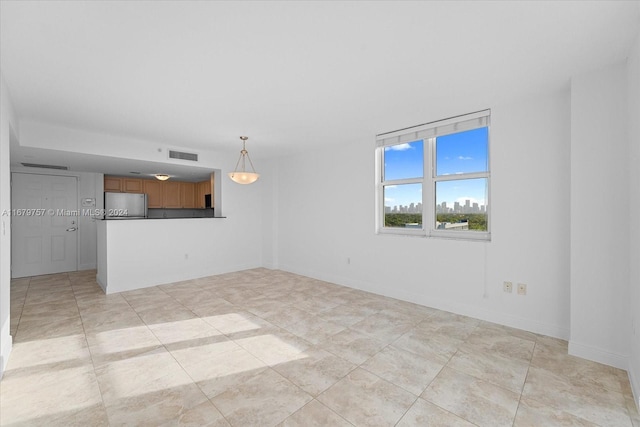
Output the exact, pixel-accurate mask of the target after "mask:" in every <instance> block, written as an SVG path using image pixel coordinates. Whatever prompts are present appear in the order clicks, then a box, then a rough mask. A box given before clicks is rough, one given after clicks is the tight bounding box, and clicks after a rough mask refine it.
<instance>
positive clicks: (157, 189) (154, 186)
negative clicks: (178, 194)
mask: <svg viewBox="0 0 640 427" xmlns="http://www.w3.org/2000/svg"><path fill="white" fill-rule="evenodd" d="M142 188H143V190H144V193H146V194H147V207H149V208H161V207H162V182H160V181H157V180H155V179H145V180H144V181H143V183H142Z"/></svg>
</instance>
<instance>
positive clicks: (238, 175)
mask: <svg viewBox="0 0 640 427" xmlns="http://www.w3.org/2000/svg"><path fill="white" fill-rule="evenodd" d="M240 139H241V140H242V150H241V151H240V158H239V159H238V163H236V168H235V169H234V170H233V172H229V178H231V180H232V181H234V182H237V183H238V184H252V183H254V182H256V181H257V180H258V178H260V174H257V173H256V170H255V168H254V167H253V162H251V158H250V157H249V152H248V151H247V149H246V143H247V139H249V137H248V136H241V137H240ZM247 160H248V161H249V165H250V166H251V171H250V172H247V169H246V161H247Z"/></svg>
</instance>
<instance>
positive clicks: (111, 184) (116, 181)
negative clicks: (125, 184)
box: [104, 176, 122, 193]
mask: <svg viewBox="0 0 640 427" xmlns="http://www.w3.org/2000/svg"><path fill="white" fill-rule="evenodd" d="M121 183H122V180H121V179H120V178H118V177H115V176H105V177H104V191H106V192H110V193H119V192H120V186H121Z"/></svg>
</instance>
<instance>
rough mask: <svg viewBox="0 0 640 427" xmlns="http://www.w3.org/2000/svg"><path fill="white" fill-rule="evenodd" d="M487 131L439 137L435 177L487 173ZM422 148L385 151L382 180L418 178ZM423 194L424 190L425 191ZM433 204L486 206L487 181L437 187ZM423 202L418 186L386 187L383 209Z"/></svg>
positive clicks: (420, 145)
mask: <svg viewBox="0 0 640 427" xmlns="http://www.w3.org/2000/svg"><path fill="white" fill-rule="evenodd" d="M487 139H488V128H479V129H473V130H470V131H466V132H460V133H455V134H451V135H445V136H440V137H438V138H437V141H436V173H437V174H438V175H450V174H458V173H469V172H481V171H485V170H486V169H487V147H488V145H487ZM424 145H425V144H423V142H422V140H420V141H414V142H410V143H406V144H398V145H394V146H390V147H386V148H385V179H386V180H394V179H404V178H421V177H422V174H423V165H422V163H423V158H424ZM425 191H426V190H425ZM436 197H437V198H436V203H437V204H440V203H442V202H443V201H446V202H447V206H450V207H453V205H454V203H455V202H456V201H457V202H459V203H460V204H464V202H465V200H467V199H469V200H470V201H471V204H473V203H474V202H475V203H478V204H479V205H483V204H485V198H486V180H484V179H473V180H460V181H453V182H447V183H440V184H438V188H437V194H436ZM421 202H422V191H421V186H420V185H416V184H407V185H397V186H387V187H386V191H385V206H391V207H393V206H399V205H404V206H408V205H410V204H411V203H415V204H417V203H421Z"/></svg>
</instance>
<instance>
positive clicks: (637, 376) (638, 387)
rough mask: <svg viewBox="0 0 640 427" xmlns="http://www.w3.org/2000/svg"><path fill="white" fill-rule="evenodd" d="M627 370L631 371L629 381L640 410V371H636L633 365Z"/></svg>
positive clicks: (634, 399)
mask: <svg viewBox="0 0 640 427" xmlns="http://www.w3.org/2000/svg"><path fill="white" fill-rule="evenodd" d="M627 372H628V373H629V382H630V383H631V391H632V393H633V401H634V402H635V404H636V408H637V409H638V412H640V372H634V370H633V368H632V367H630V368H629V371H627Z"/></svg>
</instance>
